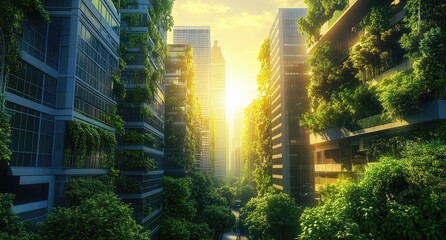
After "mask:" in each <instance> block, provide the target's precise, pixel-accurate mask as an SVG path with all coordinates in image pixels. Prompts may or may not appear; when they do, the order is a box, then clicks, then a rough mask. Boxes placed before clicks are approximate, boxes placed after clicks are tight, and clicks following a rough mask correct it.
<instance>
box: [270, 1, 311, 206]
mask: <svg viewBox="0 0 446 240" xmlns="http://www.w3.org/2000/svg"><path fill="white" fill-rule="evenodd" d="M306 13H307V9H299V8H284V9H279V11H278V14H277V17H276V19H275V21H274V23H273V26H272V27H271V30H270V35H269V38H270V43H271V46H270V47H271V56H270V58H271V59H272V62H271V72H272V73H273V75H272V76H271V87H272V88H271V89H272V96H271V101H272V102H271V105H272V106H271V114H270V117H271V119H272V122H271V129H272V134H271V135H272V146H273V147H272V148H273V149H272V154H273V156H272V162H273V185H274V186H275V187H276V188H278V189H280V190H283V192H285V193H287V194H289V195H291V196H292V197H294V198H296V200H298V202H299V203H300V204H305V203H306V201H307V200H308V198H309V196H310V195H309V193H310V191H311V190H310V189H309V188H311V186H312V182H313V180H312V172H313V169H312V165H311V162H310V156H309V137H308V135H307V134H306V132H305V129H303V128H302V127H300V126H299V120H300V119H302V114H303V113H304V112H306V110H307V108H308V97H307V89H306V86H307V82H308V78H309V75H308V65H307V62H306V59H307V56H306V44H305V37H304V36H303V35H302V34H300V33H299V32H298V30H297V29H298V26H297V23H296V20H297V19H299V18H301V17H305V15H306ZM276 59H277V60H276Z"/></svg>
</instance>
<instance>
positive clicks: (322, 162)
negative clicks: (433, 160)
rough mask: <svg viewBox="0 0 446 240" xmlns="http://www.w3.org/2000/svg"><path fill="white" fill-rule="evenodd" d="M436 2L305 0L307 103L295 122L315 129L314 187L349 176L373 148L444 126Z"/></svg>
mask: <svg viewBox="0 0 446 240" xmlns="http://www.w3.org/2000/svg"><path fill="white" fill-rule="evenodd" d="M440 2H441V1H432V2H428V3H427V2H424V1H418V0H405V1H392V0H387V1H368V0H358V1H325V2H323V1H311V4H309V14H308V16H307V17H306V18H305V19H301V20H299V25H300V30H301V31H303V32H305V33H306V34H307V44H308V46H309V50H308V54H309V55H311V57H310V59H309V64H310V67H311V77H310V83H309V86H308V94H309V97H310V107H311V110H310V111H308V112H307V113H306V114H305V115H304V119H303V120H302V121H300V124H301V125H302V126H305V127H306V128H309V129H310V130H311V131H312V132H313V134H312V135H311V138H310V142H311V145H312V152H313V156H312V158H313V162H314V164H315V168H314V169H315V189H316V191H318V190H319V189H320V187H322V186H324V185H326V184H329V183H334V182H336V181H337V180H338V179H343V178H347V177H351V176H352V173H353V172H355V171H357V170H359V169H362V168H363V167H364V166H366V165H367V163H368V162H373V161H376V156H377V155H379V153H382V152H386V151H387V152H394V153H397V152H398V148H399V147H401V146H402V145H403V144H404V143H403V142H404V139H409V138H411V139H412V138H414V139H415V138H417V137H414V136H419V135H420V137H419V138H418V139H423V138H426V137H427V136H428V135H429V136H434V135H436V134H438V133H439V132H441V131H442V130H441V129H442V123H443V122H444V120H445V118H446V115H445V112H444V109H445V107H446V105H445V104H446V102H445V100H444V99H445V95H444V86H445V84H446V80H445V77H444V76H443V74H442V73H443V72H444V71H445V66H446V65H445V61H444V58H441V57H439V56H440V55H444V53H445V48H444V47H443V45H442V44H440V42H441V41H443V42H444V39H445V38H444V36H445V35H444V34H445V31H446V30H445V28H444V26H445V24H444V20H443V18H442V17H441V14H440V13H441V11H444V10H445V9H444V4H443V5H442V4H441V3H440ZM330 3H331V4H330ZM321 9H322V10H323V11H321ZM441 9H443V10H441ZM440 86H442V87H440ZM416 132H424V133H425V134H424V135H423V134H414V133H416ZM409 133H410V134H409ZM412 135H413V136H412ZM421 135H423V136H421Z"/></svg>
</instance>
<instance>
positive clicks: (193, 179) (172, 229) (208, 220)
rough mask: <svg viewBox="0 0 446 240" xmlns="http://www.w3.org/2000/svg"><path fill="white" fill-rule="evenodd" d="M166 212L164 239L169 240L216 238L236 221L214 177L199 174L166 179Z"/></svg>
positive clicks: (194, 173)
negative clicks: (216, 186) (215, 185)
mask: <svg viewBox="0 0 446 240" xmlns="http://www.w3.org/2000/svg"><path fill="white" fill-rule="evenodd" d="M163 213H164V216H165V217H164V218H163V221H162V226H163V227H162V229H163V230H161V235H160V238H161V239H169V240H170V239H191V240H192V239H212V238H213V235H214V236H216V235H218V234H220V233H222V231H225V230H226V229H227V228H226V226H227V225H228V224H230V223H232V222H231V221H233V220H230V219H233V218H234V217H233V216H232V213H231V211H230V209H229V208H228V207H227V201H226V199H225V198H223V197H222V196H220V195H219V194H218V193H217V191H216V189H215V188H214V186H213V183H212V181H211V180H210V178H209V177H208V176H206V175H204V174H203V173H200V172H195V171H192V172H191V173H190V177H186V178H179V179H174V178H171V177H165V178H164V191H163ZM228 213H229V215H228ZM231 226H232V225H231Z"/></svg>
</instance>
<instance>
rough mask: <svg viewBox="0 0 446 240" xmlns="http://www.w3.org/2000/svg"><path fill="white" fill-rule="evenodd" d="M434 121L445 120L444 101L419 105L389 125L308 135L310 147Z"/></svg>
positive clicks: (330, 130)
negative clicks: (410, 112) (419, 108)
mask: <svg viewBox="0 0 446 240" xmlns="http://www.w3.org/2000/svg"><path fill="white" fill-rule="evenodd" d="M435 120H446V100H435V101H432V102H429V103H425V104H423V105H421V110H420V111H418V112H417V113H413V114H411V115H409V116H407V117H406V118H405V119H402V120H396V121H394V122H391V123H387V124H383V125H379V126H374V127H369V128H364V129H360V130H356V131H350V130H348V129H347V128H331V129H328V130H326V131H323V132H319V133H312V134H310V145H313V144H321V143H326V142H331V141H335V140H339V139H344V138H350V137H356V136H361V135H367V134H371V133H376V132H382V131H386V130H390V129H396V128H401V127H405V126H409V125H415V124H421V123H425V122H430V121H435Z"/></svg>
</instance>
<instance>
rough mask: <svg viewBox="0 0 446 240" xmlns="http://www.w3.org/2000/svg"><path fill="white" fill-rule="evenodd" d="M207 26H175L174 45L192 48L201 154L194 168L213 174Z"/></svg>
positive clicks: (209, 58) (209, 36)
mask: <svg viewBox="0 0 446 240" xmlns="http://www.w3.org/2000/svg"><path fill="white" fill-rule="evenodd" d="M210 31H211V30H210V27H208V26H175V27H174V28H173V43H174V44H189V45H190V46H191V47H192V50H193V55H194V64H195V79H194V81H195V88H196V89H195V90H196V94H197V97H198V101H199V102H200V104H201V115H202V124H201V133H202V134H201V139H200V142H201V152H200V156H199V158H197V159H196V163H195V168H196V169H198V170H200V171H203V172H205V173H208V174H213V171H214V166H213V163H212V162H211V141H212V137H211V123H212V122H211V120H212V119H211V109H210V108H211V102H210V101H211V96H210V94H211V93H210V92H211V33H210Z"/></svg>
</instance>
